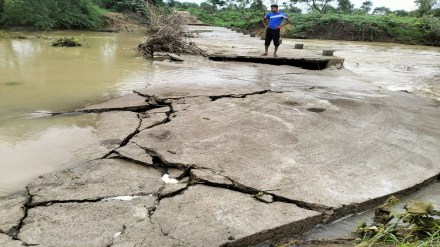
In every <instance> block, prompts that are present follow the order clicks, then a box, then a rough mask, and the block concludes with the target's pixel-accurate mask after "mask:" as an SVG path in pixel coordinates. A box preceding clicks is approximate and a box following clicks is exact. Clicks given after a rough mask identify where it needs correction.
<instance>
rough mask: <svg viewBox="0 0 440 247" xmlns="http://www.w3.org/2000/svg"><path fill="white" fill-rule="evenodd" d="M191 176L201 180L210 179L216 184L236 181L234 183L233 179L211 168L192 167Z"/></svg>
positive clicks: (209, 180) (230, 183) (229, 183)
mask: <svg viewBox="0 0 440 247" xmlns="http://www.w3.org/2000/svg"><path fill="white" fill-rule="evenodd" d="M191 176H192V179H195V180H199V181H201V182H203V181H208V182H210V183H214V184H222V185H234V183H232V181H231V180H230V179H228V178H227V177H225V176H224V175H221V174H219V173H215V172H213V171H212V170H209V169H192V170H191Z"/></svg>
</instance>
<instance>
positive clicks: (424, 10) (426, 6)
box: [414, 0, 437, 16]
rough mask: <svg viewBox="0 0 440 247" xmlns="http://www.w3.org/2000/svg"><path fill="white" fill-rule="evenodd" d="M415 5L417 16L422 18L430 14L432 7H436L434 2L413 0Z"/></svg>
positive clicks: (434, 0) (431, 0) (432, 0)
mask: <svg viewBox="0 0 440 247" xmlns="http://www.w3.org/2000/svg"><path fill="white" fill-rule="evenodd" d="M414 2H415V4H416V5H417V14H418V16H424V15H427V14H430V13H431V11H432V8H433V7H434V5H436V4H437V3H436V0H415V1H414Z"/></svg>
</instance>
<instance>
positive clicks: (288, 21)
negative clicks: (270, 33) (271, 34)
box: [277, 17, 290, 29]
mask: <svg viewBox="0 0 440 247" xmlns="http://www.w3.org/2000/svg"><path fill="white" fill-rule="evenodd" d="M284 20H285V21H284ZM284 20H283V23H282V24H281V25H279V26H278V27H277V29H281V28H283V27H284V26H285V25H287V24H289V23H290V19H289V18H288V17H286V18H284Z"/></svg>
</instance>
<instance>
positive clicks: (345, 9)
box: [337, 0, 354, 13]
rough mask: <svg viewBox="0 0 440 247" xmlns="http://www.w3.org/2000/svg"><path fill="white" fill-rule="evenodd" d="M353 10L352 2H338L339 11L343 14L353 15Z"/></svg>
mask: <svg viewBox="0 0 440 247" xmlns="http://www.w3.org/2000/svg"><path fill="white" fill-rule="evenodd" d="M353 8H354V5H353V4H352V3H351V2H350V0H338V8H337V10H338V11H340V12H342V13H352V12H353Z"/></svg>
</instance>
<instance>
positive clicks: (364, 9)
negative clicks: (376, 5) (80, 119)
mask: <svg viewBox="0 0 440 247" xmlns="http://www.w3.org/2000/svg"><path fill="white" fill-rule="evenodd" d="M360 9H361V11H362V12H364V13H370V11H371V10H372V9H373V2H372V1H365V2H363V3H362V6H361V8H360Z"/></svg>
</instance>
